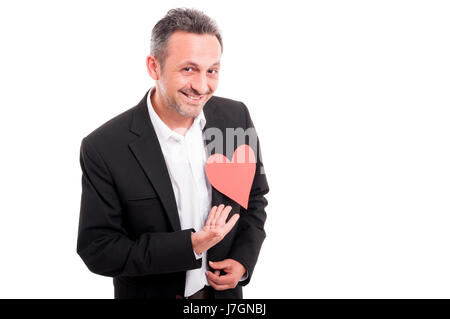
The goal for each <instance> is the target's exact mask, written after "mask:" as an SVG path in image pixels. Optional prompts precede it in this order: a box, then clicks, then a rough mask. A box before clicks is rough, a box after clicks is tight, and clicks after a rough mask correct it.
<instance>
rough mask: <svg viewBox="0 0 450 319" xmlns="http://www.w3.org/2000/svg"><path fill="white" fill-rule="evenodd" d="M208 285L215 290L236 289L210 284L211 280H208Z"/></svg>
mask: <svg viewBox="0 0 450 319" xmlns="http://www.w3.org/2000/svg"><path fill="white" fill-rule="evenodd" d="M208 283H209V284H210V286H211V287H213V288H214V289H215V290H227V289H230V288H234V287H231V286H228V285H216V284H215V283H213V282H210V281H209V279H208Z"/></svg>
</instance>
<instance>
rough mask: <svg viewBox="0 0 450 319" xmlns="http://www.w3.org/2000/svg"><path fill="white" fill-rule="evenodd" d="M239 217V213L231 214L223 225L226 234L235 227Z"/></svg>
mask: <svg viewBox="0 0 450 319" xmlns="http://www.w3.org/2000/svg"><path fill="white" fill-rule="evenodd" d="M238 219H239V214H234V215H233V216H231V218H230V219H229V220H228V222H227V223H226V224H225V225H223V232H224V236H225V235H226V234H228V233H229V232H230V230H231V229H232V228H233V227H234V225H235V224H236V222H237V221H238Z"/></svg>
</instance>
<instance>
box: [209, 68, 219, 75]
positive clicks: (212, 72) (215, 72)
mask: <svg viewBox="0 0 450 319" xmlns="http://www.w3.org/2000/svg"><path fill="white" fill-rule="evenodd" d="M217 72H219V71H218V70H214V69H213V70H208V73H210V74H217Z"/></svg>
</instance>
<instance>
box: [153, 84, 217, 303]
mask: <svg viewBox="0 0 450 319" xmlns="http://www.w3.org/2000/svg"><path fill="white" fill-rule="evenodd" d="M154 90H155V88H154V87H153V88H152V89H151V90H150V92H149V94H147V107H148V110H149V114H150V120H151V122H152V124H153V127H154V129H155V132H156V136H157V137H158V140H159V144H160V145H161V150H162V153H163V155H164V160H165V162H166V166H167V170H168V172H169V176H170V181H171V182H172V188H173V192H174V194H175V199H176V202H177V208H178V215H179V217H180V224H181V229H182V230H183V229H190V228H194V229H195V231H199V230H201V229H202V228H203V226H204V225H205V222H206V219H207V217H208V213H209V211H210V209H211V185H210V183H209V181H208V179H207V177H206V171H205V164H206V147H205V142H204V136H203V128H204V127H205V124H206V118H205V115H204V114H203V110H202V111H201V113H200V114H199V115H198V116H197V117H196V118H195V119H194V122H193V123H192V125H191V127H190V128H189V129H188V131H187V132H186V134H185V136H183V135H181V134H178V133H177V132H175V131H172V130H171V129H170V128H169V127H168V126H167V125H166V124H165V123H164V122H163V121H162V120H161V119H160V118H159V116H158V114H156V112H155V110H154V108H153V105H152V102H151V98H150V96H151V94H153V93H154ZM193 254H194V253H193ZM206 254H207V253H206V252H204V253H202V254H201V255H197V254H195V255H196V257H197V258H202V267H201V268H198V269H193V270H188V271H187V272H186V286H185V290H184V295H185V297H187V296H191V295H193V294H194V293H196V292H197V291H199V290H200V289H202V288H203V287H204V286H205V285H208V281H207V279H206V261H207V258H206Z"/></svg>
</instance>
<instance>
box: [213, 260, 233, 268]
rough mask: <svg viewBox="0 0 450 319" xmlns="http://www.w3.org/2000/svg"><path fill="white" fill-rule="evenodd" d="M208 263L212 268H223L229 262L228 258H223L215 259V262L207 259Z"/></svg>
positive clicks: (226, 266)
mask: <svg viewBox="0 0 450 319" xmlns="http://www.w3.org/2000/svg"><path fill="white" fill-rule="evenodd" d="M209 265H210V266H211V267H212V268H214V269H225V268H228V266H229V265H230V263H229V262H228V260H226V259H225V260H222V261H216V262H212V261H209Z"/></svg>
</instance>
